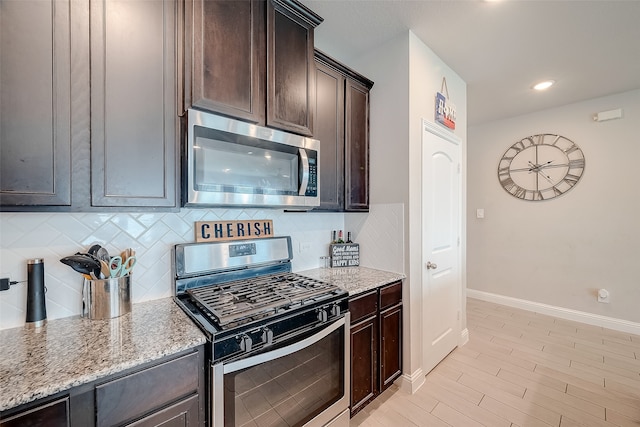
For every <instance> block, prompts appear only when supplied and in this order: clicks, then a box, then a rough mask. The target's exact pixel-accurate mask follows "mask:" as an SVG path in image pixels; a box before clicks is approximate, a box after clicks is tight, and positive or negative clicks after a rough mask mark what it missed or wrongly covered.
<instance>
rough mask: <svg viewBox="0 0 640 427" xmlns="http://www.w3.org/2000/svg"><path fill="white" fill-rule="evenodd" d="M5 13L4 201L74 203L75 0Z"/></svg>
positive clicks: (0, 130) (11, 6)
mask: <svg viewBox="0 0 640 427" xmlns="http://www.w3.org/2000/svg"><path fill="white" fill-rule="evenodd" d="M0 9H1V10H0V22H1V23H2V25H0V51H1V52H2V67H0V112H1V114H0V119H1V121H0V160H1V167H0V204H2V205H7V206H45V205H46V206H69V205H71V124H70V123H71V70H70V63H71V49H70V45H71V23H70V20H69V9H70V2H69V1H68V0H62V1H57V2H54V1H19V2H18V1H8V2H2V6H1V7H0ZM54 53H55V54H54Z"/></svg>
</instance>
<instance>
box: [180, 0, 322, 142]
mask: <svg viewBox="0 0 640 427" xmlns="http://www.w3.org/2000/svg"><path fill="white" fill-rule="evenodd" d="M184 12H185V21H184V22H185V28H184V46H183V51H184V70H183V79H182V81H183V82H184V85H183V86H182V87H181V88H180V89H181V90H182V91H183V94H182V95H183V99H184V105H183V110H186V109H187V108H190V107H195V108H198V109H203V110H208V111H212V112H215V113H219V114H223V115H226V116H231V117H235V118H238V119H241V120H246V121H249V122H252V123H257V124H260V125H266V126H270V127H273V128H278V129H281V130H285V131H289V132H294V133H298V134H301V135H306V136H313V119H314V106H315V80H314V79H315V65H314V61H313V30H314V28H315V27H316V26H317V25H318V24H320V22H322V18H320V17H319V16H318V15H316V14H315V13H313V12H312V11H311V10H309V9H308V8H306V7H305V6H303V5H302V4H300V3H298V2H297V1H295V0H186V2H185V9H184Z"/></svg>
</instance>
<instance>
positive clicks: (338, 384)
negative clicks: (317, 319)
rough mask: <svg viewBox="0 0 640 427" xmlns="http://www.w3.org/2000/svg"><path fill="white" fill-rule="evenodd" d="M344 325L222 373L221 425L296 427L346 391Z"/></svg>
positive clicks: (335, 400) (338, 398)
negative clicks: (299, 347) (284, 352)
mask: <svg viewBox="0 0 640 427" xmlns="http://www.w3.org/2000/svg"><path fill="white" fill-rule="evenodd" d="M344 329H345V328H340V329H338V330H336V331H334V332H332V333H331V334H330V335H328V336H326V337H325V338H323V339H322V340H320V341H318V342H316V343H314V344H312V345H310V346H309V347H306V348H304V349H302V350H300V351H298V352H296V353H293V354H290V355H288V356H284V357H280V358H277V359H274V360H270V361H267V362H264V363H262V364H260V365H256V366H253V367H251V368H247V369H245V370H242V371H237V372H234V373H230V374H225V376H224V386H225V392H224V393H225V395H224V401H225V414H224V425H225V426H238V427H239V426H245V425H246V426H256V425H257V426H266V425H269V426H300V425H303V424H304V423H306V422H307V421H309V420H310V419H312V418H313V417H315V416H316V415H318V414H319V413H321V412H322V411H323V410H324V409H326V408H328V407H329V406H331V405H332V404H333V403H335V402H337V401H338V400H340V398H341V397H342V396H343V394H344V384H343V380H344V335H343V334H344Z"/></svg>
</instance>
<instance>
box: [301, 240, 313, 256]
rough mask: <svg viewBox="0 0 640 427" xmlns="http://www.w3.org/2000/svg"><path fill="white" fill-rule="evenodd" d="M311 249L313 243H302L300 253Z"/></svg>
mask: <svg viewBox="0 0 640 427" xmlns="http://www.w3.org/2000/svg"><path fill="white" fill-rule="evenodd" d="M309 249H311V242H300V247H299V250H300V253H303V252H306V251H308V250H309Z"/></svg>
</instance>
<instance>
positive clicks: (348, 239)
mask: <svg viewBox="0 0 640 427" xmlns="http://www.w3.org/2000/svg"><path fill="white" fill-rule="evenodd" d="M347 243H353V240H351V232H350V231H348V232H347Z"/></svg>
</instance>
